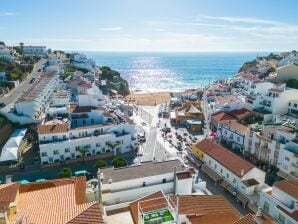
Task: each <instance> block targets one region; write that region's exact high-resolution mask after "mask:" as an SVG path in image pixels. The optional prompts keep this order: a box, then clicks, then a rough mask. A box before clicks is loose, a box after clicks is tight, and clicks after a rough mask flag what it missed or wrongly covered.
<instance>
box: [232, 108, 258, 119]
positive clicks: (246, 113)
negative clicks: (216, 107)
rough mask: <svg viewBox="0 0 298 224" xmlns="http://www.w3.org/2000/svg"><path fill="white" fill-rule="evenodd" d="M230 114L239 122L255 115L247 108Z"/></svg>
mask: <svg viewBox="0 0 298 224" xmlns="http://www.w3.org/2000/svg"><path fill="white" fill-rule="evenodd" d="M230 114H231V115H232V116H233V117H235V118H237V119H238V120H240V119H243V118H245V117H248V116H252V115H253V113H252V111H250V110H248V109H246V108H242V109H236V110H232V111H231V112H230Z"/></svg>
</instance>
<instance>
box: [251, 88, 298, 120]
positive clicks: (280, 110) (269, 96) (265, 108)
mask: <svg viewBox="0 0 298 224" xmlns="http://www.w3.org/2000/svg"><path fill="white" fill-rule="evenodd" d="M292 100H298V90H297V89H291V88H287V87H286V86H285V84H282V85H275V87H274V88H271V89H269V90H268V91H267V93H266V94H262V95H257V96H256V97H255V100H253V101H251V102H252V105H251V108H252V109H253V110H254V111H256V112H260V113H262V112H267V113H269V114H273V115H276V114H279V115H283V114H286V113H287V112H288V104H289V102H290V101H292ZM247 103H248V104H249V102H247Z"/></svg>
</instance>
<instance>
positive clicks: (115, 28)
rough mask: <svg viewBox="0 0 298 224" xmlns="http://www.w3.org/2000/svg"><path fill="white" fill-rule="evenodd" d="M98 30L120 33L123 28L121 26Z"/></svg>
mask: <svg viewBox="0 0 298 224" xmlns="http://www.w3.org/2000/svg"><path fill="white" fill-rule="evenodd" d="M100 30H102V31H120V30H123V27H122V26H115V27H103V28H100Z"/></svg>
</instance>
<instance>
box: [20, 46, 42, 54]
mask: <svg viewBox="0 0 298 224" xmlns="http://www.w3.org/2000/svg"><path fill="white" fill-rule="evenodd" d="M46 51H47V48H46V47H45V46H24V47H23V52H24V54H25V55H26V56H45V55H46Z"/></svg>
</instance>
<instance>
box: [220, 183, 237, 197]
mask: <svg viewBox="0 0 298 224" xmlns="http://www.w3.org/2000/svg"><path fill="white" fill-rule="evenodd" d="M220 185H221V186H222V187H223V188H225V189H227V190H228V191H229V192H230V193H231V194H233V193H234V191H233V186H232V185H231V184H230V183H228V182H227V181H226V180H224V181H223V182H221V184H220Z"/></svg>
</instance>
